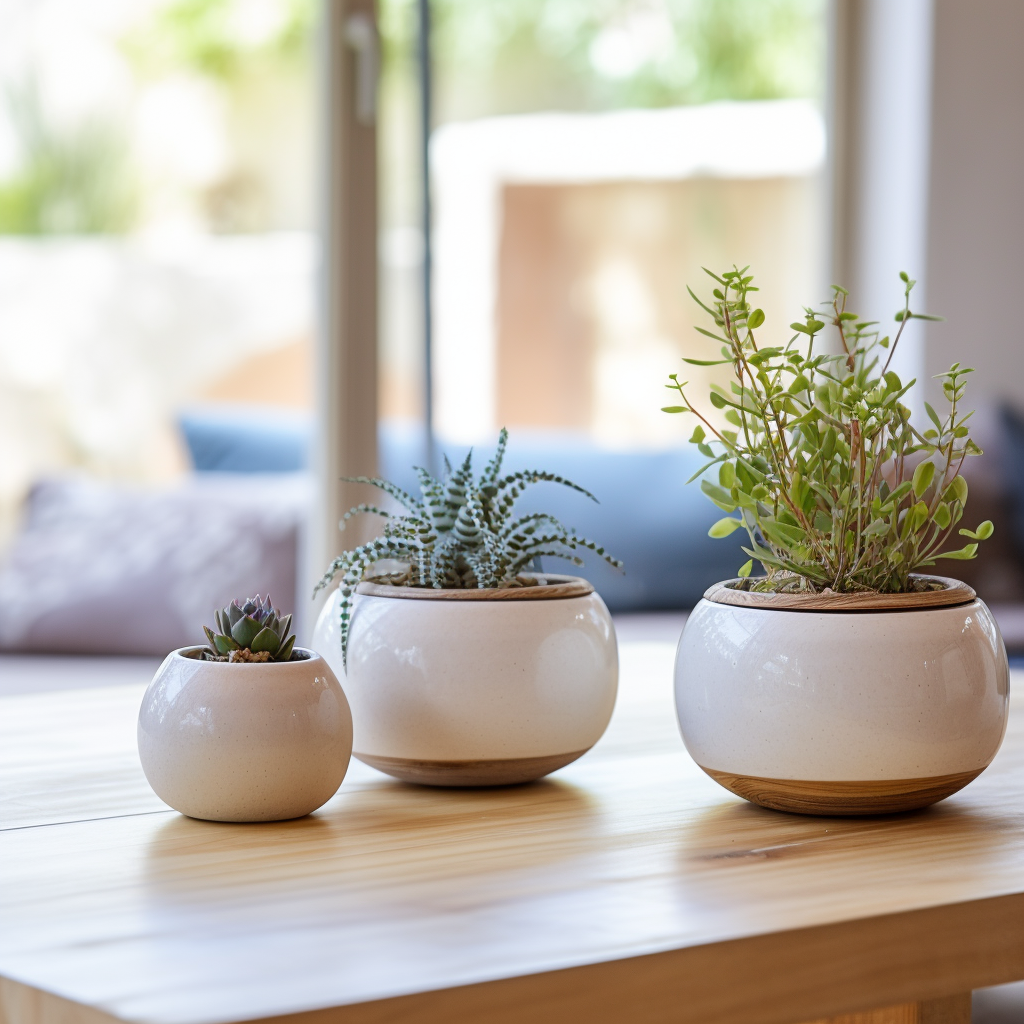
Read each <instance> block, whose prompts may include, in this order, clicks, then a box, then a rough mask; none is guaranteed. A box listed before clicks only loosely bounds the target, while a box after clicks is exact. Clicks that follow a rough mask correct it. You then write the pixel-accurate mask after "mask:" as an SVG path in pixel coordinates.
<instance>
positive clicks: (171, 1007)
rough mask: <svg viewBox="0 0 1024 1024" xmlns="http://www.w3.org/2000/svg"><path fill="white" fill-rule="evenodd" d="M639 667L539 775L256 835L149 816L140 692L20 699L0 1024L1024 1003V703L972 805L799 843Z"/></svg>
mask: <svg viewBox="0 0 1024 1024" xmlns="http://www.w3.org/2000/svg"><path fill="white" fill-rule="evenodd" d="M621 660H622V685H621V688H620V701H619V706H618V708H617V710H616V714H615V716H614V718H613V720H612V725H611V727H610V728H609V731H608V733H607V734H606V736H605V737H604V738H603V739H602V740H601V742H600V743H598V745H597V746H596V747H595V748H594V749H593V750H592V751H591V752H590V753H588V754H587V755H586V756H585V757H583V758H581V759H580V760H579V761H576V762H575V763H573V764H572V765H569V766H568V767H566V768H563V769H562V770H561V771H560V772H558V773H557V774H556V775H555V776H552V777H551V778H549V779H546V780H543V781H541V782H538V783H533V784H530V785H526V786H520V787H513V788H508V789H484V790H473V789H467V790H457V789H453V790H442V789H427V788H423V787H412V786H407V785H404V784H402V783H399V782H394V781H392V780H390V779H388V778H386V777H385V776H382V775H381V774H379V773H378V772H375V771H374V770H373V769H371V768H369V767H366V766H365V765H362V764H359V763H358V762H354V763H353V765H352V767H351V769H350V772H349V776H348V777H347V778H346V780H345V782H344V784H343V785H342V787H341V790H340V791H339V793H338V794H337V796H335V797H334V798H333V799H332V800H331V801H330V802H329V803H328V804H327V805H326V806H325V807H324V808H323V809H322V810H321V811H319V812H317V813H316V814H314V815H312V816H310V817H308V818H304V819H300V820H298V821H292V822H281V823H276V824H263V825H228V824H219V823H212V822H200V821H192V820H189V819H187V818H184V817H182V816H180V815H178V814H176V813H174V812H172V811H169V810H167V809H165V808H164V807H163V805H162V804H161V803H160V801H159V800H157V799H156V797H155V796H153V795H152V794H151V793H150V792H149V791H148V788H147V787H146V785H145V780H144V778H143V777H142V773H141V770H140V768H139V766H138V761H137V758H136V757H135V733H134V719H135V712H136V709H137V707H138V703H139V700H140V698H141V688H138V687H121V688H117V689H108V690H104V691H92V692H87V691H79V692H74V693H53V694H46V695H41V696H38V697H16V698H10V699H7V700H3V701H0V1021H2V1022H3V1024H100V1022H110V1021H113V1020H120V1021H129V1022H140V1024H141V1022H146V1024H219V1022H228V1021H253V1020H263V1019H267V1018H270V1017H277V1018H280V1019H281V1022H282V1024H288V1022H292V1021H294V1022H295V1024H299V1022H300V1021H301V1022H302V1024H405V1022H408V1024H442V1022H444V1024H522V1022H523V1021H530V1022H531V1024H533V1022H539V1024H555V1022H558V1024H563V1022H566V1021H577V1020H578V1021H588V1022H595V1024H605V1022H609V1024H610V1022H621V1024H633V1022H640V1021H642V1022H644V1024H670V1022H671V1024H708V1022H709V1021H715V1022H716V1024H794V1022H806V1021H818V1020H821V1019H828V1018H829V1017H830V1016H832V1017H834V1016H836V1015H839V1014H851V1013H858V1012H864V1011H868V1010H873V1009H877V1008H879V1007H898V1006H900V1005H901V1004H909V1003H915V1002H919V1001H924V1002H922V1008H923V1009H921V1012H924V1009H928V1008H929V1007H933V1006H937V1005H939V1004H938V1003H936V1002H935V1001H936V1000H941V999H944V998H945V997H949V996H952V995H955V994H956V993H964V992H967V991H968V990H970V989H971V988H974V987H979V986H983V985H991V984H997V983H1000V982H1004V981H1011V980H1015V979H1018V978H1024V716H1022V714H1021V711H1020V706H1019V702H1018V701H1017V700H1016V699H1014V700H1012V701H1011V705H1012V709H1011V715H1010V726H1009V731H1008V734H1007V739H1006V742H1005V744H1004V747H1003V749H1002V751H1001V752H1000V754H999V756H998V757H997V758H996V760H995V762H994V763H993V765H992V767H991V768H990V769H989V770H988V771H986V772H985V773H984V774H983V775H982V776H981V777H980V778H979V779H978V780H977V781H976V782H975V783H973V784H972V785H971V786H969V787H968V788H967V789H965V790H964V791H963V792H962V793H959V794H957V795H956V796H954V797H953V798H952V799H950V800H947V801H945V802H944V803H942V804H939V805H937V806H935V807H934V808H931V809H929V810H927V811H923V812H918V813H914V814H907V815H896V816H889V817H886V818H874V819H872V818H861V819H824V818H809V817H798V816H795V815H786V814H780V813H777V812H773V811H768V810H764V809H762V808H759V807H755V806H753V805H751V804H749V803H746V802H745V801H742V800H740V799H739V798H737V797H734V796H732V795H731V794H729V793H727V792H726V791H725V790H723V789H722V788H721V787H720V786H718V785H717V784H716V783H714V782H713V781H712V780H711V779H709V778H707V777H706V776H705V775H704V774H703V773H702V772H701V770H700V769H699V768H698V767H697V766H696V765H695V764H694V763H693V762H692V761H691V760H690V759H689V757H688V756H687V755H686V753H685V751H684V749H683V747H682V745H681V743H680V740H679V737H678V733H677V729H676V723H675V720H674V716H673V714H672V686H671V663H672V645H671V644H655V643H638V644H624V645H623V647H622V651H621ZM1015 682H1016V680H1015ZM915 1012H917V1010H915ZM876 1016H877V1015H876ZM868 1019H869V1020H870V1019H871V1018H868ZM881 1019H882V1020H885V1018H884V1017H883V1018H881ZM897 1019H898V1018H897ZM921 1021H922V1022H924V1021H925V1018H924V1017H921ZM873 1024H875V1022H873ZM927 1024H934V1022H932V1021H931V1020H929V1021H928V1022H927ZM942 1024H962V1022H961V1020H960V1019H959V1018H950V1019H949V1020H948V1021H942Z"/></svg>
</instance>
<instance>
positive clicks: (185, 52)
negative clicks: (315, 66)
mask: <svg viewBox="0 0 1024 1024" xmlns="http://www.w3.org/2000/svg"><path fill="white" fill-rule="evenodd" d="M824 5H825V0H432V5H431V9H432V14H433V20H434V34H433V39H432V46H433V54H434V68H435V78H436V86H437V120H438V121H444V120H450V119H453V118H465V117H474V116H482V115H489V114H501V113H511V112H516V111H529V110H545V109H563V110H594V109H609V108H622V107H633V106H639V107H648V106H671V105H680V104H693V103H706V102H710V101H713V100H720V99H736V100H755V99H779V98H785V97H798V96H799V97H810V98H820V93H821V91H822V83H823V81H824V53H825V46H824V31H825V30H824V24H825V18H824ZM379 11H380V23H381V36H382V41H383V45H384V52H385V57H386V60H385V80H386V81H385V88H386V87H387V86H386V83H387V80H388V79H392V80H393V79H394V76H398V77H399V78H402V77H404V79H405V81H407V82H408V81H409V80H410V67H411V62H412V61H413V59H414V54H415V39H416V30H417V17H416V0H379ZM317 15H318V2H317V0H276V2H274V3H264V4H255V3H253V2H252V0H170V2H168V3H165V4H160V5H156V6H154V7H152V8H151V9H150V10H149V12H147V14H146V15H145V16H144V17H142V18H141V19H140V20H139V21H137V22H136V23H135V24H134V26H133V27H132V29H131V30H130V31H129V32H128V33H127V34H126V35H125V37H124V38H123V39H122V40H121V44H122V48H123V49H124V51H125V52H126V53H127V54H128V56H129V58H130V59H131V62H132V64H133V66H134V67H135V69H136V72H137V73H138V74H140V75H142V76H144V77H146V76H148V77H159V76H161V75H164V74H169V73H177V72H181V71H191V72H196V73H199V74H202V75H204V76H206V77H207V78H210V79H212V80H214V81H216V82H218V83H220V84H221V85H222V86H224V87H226V88H230V87H231V86H232V85H233V84H234V83H235V82H236V81H238V80H239V79H242V78H245V77H246V76H248V75H265V74H273V73H275V71H281V70H283V69H285V68H288V67H290V68H292V69H293V70H294V69H300V70H301V69H307V68H310V67H311V66H312V59H311V46H310V37H311V34H312V32H313V28H314V25H315V23H316V19H317ZM5 113H6V115H7V120H8V121H9V122H10V124H11V125H12V127H13V129H14V136H15V139H16V144H17V150H18V158H19V159H18V165H17V169H16V170H15V171H14V172H13V173H12V174H11V175H9V176H8V177H7V178H6V179H4V180H0V233H4V234H69V233H70V234H75V233H105V232H106V233H116V232H120V231H123V230H126V229H127V228H128V227H130V226H131V224H132V221H133V218H134V217H135V216H136V213H137V211H138V209H139V197H140V186H139V184H138V182H137V180H136V178H135V176H134V172H133V168H132V165H131V153H130V147H129V139H128V138H127V134H126V132H125V131H124V130H123V129H122V128H121V127H120V126H119V125H118V123H117V121H116V119H115V118H101V117H98V116H94V117H91V118H89V119H87V120H85V121H82V122H80V123H78V124H76V125H73V126H68V125H57V124H54V123H50V122H49V121H48V119H47V117H46V111H45V109H44V106H43V104H42V103H41V102H40V97H39V92H38V90H37V89H35V88H34V87H33V86H32V85H31V84H29V85H28V86H26V87H23V88H21V89H19V90H17V91H13V92H10V93H9V94H8V95H7V102H6V111H5Z"/></svg>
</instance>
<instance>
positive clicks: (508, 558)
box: [316, 429, 622, 659]
mask: <svg viewBox="0 0 1024 1024" xmlns="http://www.w3.org/2000/svg"><path fill="white" fill-rule="evenodd" d="M507 444H508V431H507V430H504V429H502V431H501V434H500V435H499V437H498V447H497V450H496V451H495V453H494V457H493V458H492V459H491V461H490V462H488V463H487V466H486V468H485V469H484V471H483V473H482V474H481V475H480V476H479V477H476V478H474V476H473V452H472V451H470V452H469V454H468V455H467V456H466V458H465V460H464V461H463V462H462V464H461V465H460V466H459V467H458V468H457V469H454V470H453V469H452V467H451V464H450V463H449V461H448V459H447V458H445V460H444V467H445V468H444V475H443V476H442V478H441V479H437V478H436V477H434V476H433V475H431V474H430V473H428V472H427V470H425V469H423V468H422V467H417V468H416V474H417V477H418V479H419V484H420V493H421V497H420V498H414V497H413V496H412V495H410V494H408V493H407V492H406V491H404V490H402V488H400V487H396V486H395V485H394V484H392V483H390V482H388V481H387V480H379V479H375V478H373V479H371V478H369V477H363V476H360V477H347V478H346V479H348V480H349V481H351V482H352V483H364V484H372V485H373V486H374V487H378V488H380V490H382V491H383V492H384V493H385V494H387V495H389V496H390V497H391V498H393V499H394V500H395V501H396V502H398V504H399V505H401V506H402V507H403V508H404V509H405V510H406V511H405V513H404V514H396V513H391V512H388V511H386V510H385V509H382V508H378V507H377V506H376V505H366V504H363V505H356V506H355V507H354V508H352V509H350V510H349V511H348V512H346V513H345V516H344V518H343V519H342V521H341V524H340V526H341V528H342V529H344V528H345V523H346V522H347V521H348V520H349V519H351V518H352V517H353V516H355V515H358V514H360V513H363V512H369V513H372V514H374V515H378V516H382V517H383V518H384V519H385V520H386V522H385V524H384V534H383V536H381V537H378V538H376V539H375V540H372V541H370V542H369V543H368V544H364V545H361V546H360V547H357V548H353V549H352V550H350V551H346V552H344V553H343V554H341V555H339V556H338V557H337V558H336V559H334V561H333V562H332V563H331V565H330V567H329V568H328V570H327V572H326V573H325V574H324V576H323V578H322V579H321V580H320V582H319V583H318V584H317V586H316V590H320V589H321V588H322V587H326V586H327V585H328V584H329V583H330V582H331V580H333V579H334V577H335V576H338V575H340V576H341V584H340V588H339V589H340V591H341V610H340V615H341V644H342V652H343V656H344V657H345V658H346V659H347V657H348V631H349V624H350V618H351V612H352V598H353V595H354V593H355V589H356V587H357V586H358V585H359V583H360V582H361V581H362V580H364V579H370V580H372V581H373V582H377V583H386V584H392V585H395V586H407V587H430V588H433V589H436V590H457V589H477V588H484V587H521V586H532V585H535V584H536V582H537V581H536V579H535V578H533V577H530V576H528V575H524V570H526V568H527V567H528V566H529V565H530V564H531V563H532V562H533V561H534V560H535V559H537V558H540V557H542V556H544V557H547V556H551V557H554V558H565V559H568V560H569V561H570V562H572V563H573V564H575V565H582V564H583V560H582V559H581V558H580V557H579V555H577V554H576V552H577V551H578V550H579V549H580V548H585V549H587V550H589V551H593V552H595V553H596V554H598V555H600V556H601V557H602V558H603V559H604V560H605V561H606V562H608V563H609V565H612V566H615V567H616V568H621V567H622V563H621V562H620V561H618V560H617V559H615V558H612V557H611V555H609V554H607V553H606V552H605V550H604V548H602V547H598V546H597V545H596V544H595V543H594V542H593V541H591V540H587V539H586V538H585V537H580V536H578V535H577V533H576V531H575V530H573V529H570V528H569V527H567V526H564V525H563V524H562V523H560V522H559V521H558V520H557V519H556V518H555V517H554V516H550V515H547V514H546V513H543V512H533V513H530V514H528V515H524V516H519V517H516V518H513V514H512V513H513V508H514V505H515V502H516V500H517V499H518V498H519V497H520V495H521V494H522V493H523V491H524V490H525V489H526V487H527V486H529V485H530V484H535V483H539V482H540V481H543V480H547V481H550V482H552V483H556V484H563V485H565V486H566V487H570V488H572V489H573V490H574V491H579V492H580V494H585V495H586V496H587V497H588V498H590V499H591V500H593V501H596V500H597V499H596V498H595V497H594V496H593V495H592V494H591V493H590V492H589V491H587V490H584V489H583V488H582V487H580V486H579V485H578V484H574V483H573V482H572V481H570V480H566V479H564V478H563V477H560V476H557V475H556V474H554V473H547V472H543V471H540V470H521V471H519V472H515V473H508V474H506V475H505V476H502V475H501V464H502V460H503V459H504V456H505V448H506V446H507ZM383 559H392V560H395V561H398V562H402V563H404V564H405V567H404V568H403V569H401V570H400V571H398V572H394V573H376V574H375V573H374V572H373V569H374V566H375V565H376V563H377V562H380V561H381V560H383Z"/></svg>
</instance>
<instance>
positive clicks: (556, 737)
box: [314, 575, 619, 786]
mask: <svg viewBox="0 0 1024 1024" xmlns="http://www.w3.org/2000/svg"><path fill="white" fill-rule="evenodd" d="M544 580H545V583H544V584H543V585H538V586H535V587H522V588H515V589H507V590H506V589H501V590H427V589H422V588H415V587H397V586H380V585H377V584H372V583H362V584H360V585H359V588H358V591H357V594H356V596H355V599H354V606H353V612H352V620H351V632H350V634H349V646H348V670H347V673H346V674H345V675H344V678H345V691H346V693H347V694H348V697H349V700H350V701H351V702H352V717H353V720H354V723H355V749H354V756H355V757H357V758H359V760H361V761H364V762H365V763H366V764H369V765H372V766H373V767H374V768H378V769H380V770H381V771H383V772H387V773H388V774H389V775H393V776H394V777H395V778H398V779H402V780H404V781H406V782H419V783H425V784H428V785H435V786H495V785H509V784H512V783H520V782H529V781H531V780H533V779H538V778H540V777H541V776H543V775H547V774H548V773H549V772H553V771H554V770H555V769H557V768H561V767H562V766H563V765H567V764H569V762H570V761H575V760H576V758H578V757H580V756H581V755H582V754H584V753H586V751H587V750H589V749H590V748H591V747H592V746H593V745H594V744H595V743H596V742H597V741H598V739H600V737H601V734H602V733H603V732H604V730H605V728H606V727H607V725H608V721H609V719H610V718H611V714H612V709H613V707H614V705H615V694H616V691H617V687H618V675H619V663H618V648H617V645H616V641H615V628H614V626H613V625H612V621H611V616H610V615H609V614H608V609H607V608H606V607H605V604H604V602H603V601H602V600H601V598H600V597H598V595H597V594H596V593H594V590H593V587H591V585H590V584H589V583H587V582H586V581H585V580H581V579H575V578H573V577H569V576H551V575H546V576H545V577H544ZM338 603H339V596H338V592H337V591H335V592H334V594H333V595H332V598H331V600H330V601H329V602H328V604H327V605H326V607H325V608H324V610H323V612H322V613H321V615H320V619H319V621H318V622H317V626H316V631H315V633H314V636H315V640H314V643H315V644H316V646H317V648H318V649H319V650H321V651H323V652H324V657H326V658H327V659H328V660H329V661H330V662H331V664H332V666H333V667H334V669H335V671H336V672H337V673H338V674H339V676H341V675H342V674H343V672H344V668H343V666H342V657H341V642H340V636H339V615H338Z"/></svg>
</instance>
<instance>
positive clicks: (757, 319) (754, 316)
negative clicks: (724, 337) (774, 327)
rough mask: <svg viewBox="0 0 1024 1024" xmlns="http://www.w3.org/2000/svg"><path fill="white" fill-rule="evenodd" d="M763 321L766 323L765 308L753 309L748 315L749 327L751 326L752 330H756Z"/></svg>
mask: <svg viewBox="0 0 1024 1024" xmlns="http://www.w3.org/2000/svg"><path fill="white" fill-rule="evenodd" d="M763 323H764V310H763V309H755V310H752V311H751V313H750V316H748V317H747V327H748V328H750V330H752V331H753V330H756V329H757V328H758V327H760V326H761V324H763Z"/></svg>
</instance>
